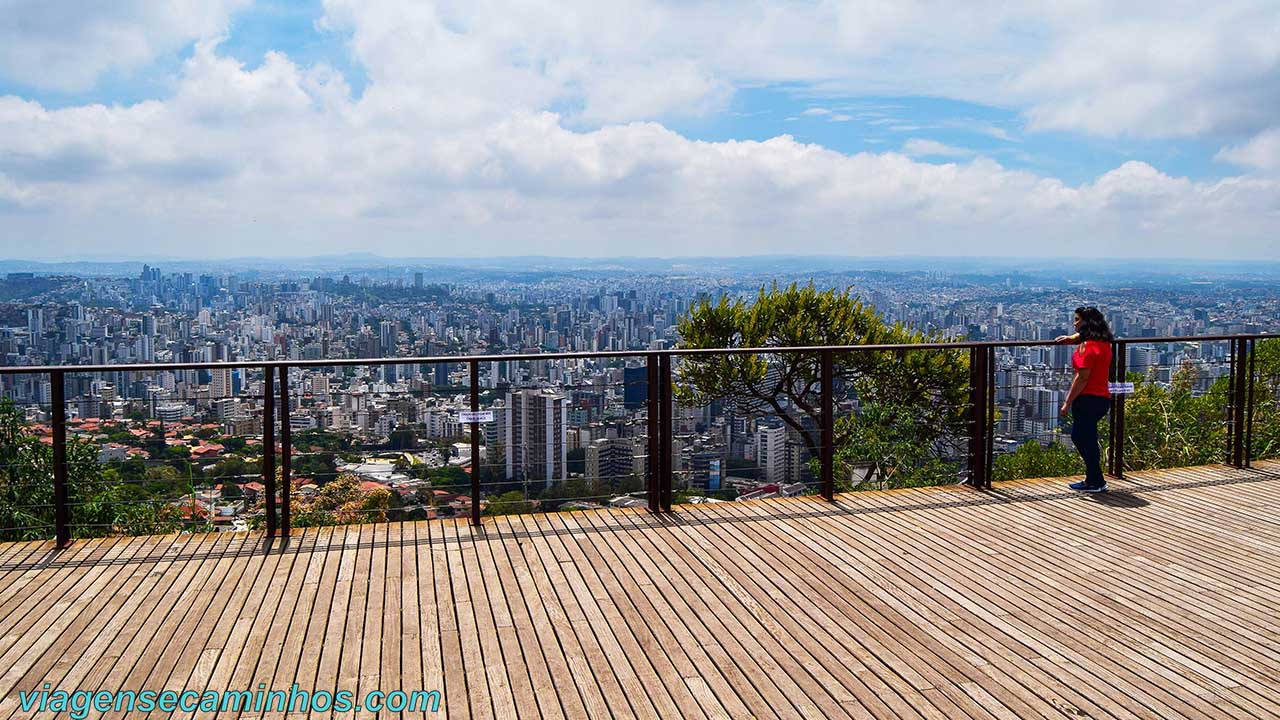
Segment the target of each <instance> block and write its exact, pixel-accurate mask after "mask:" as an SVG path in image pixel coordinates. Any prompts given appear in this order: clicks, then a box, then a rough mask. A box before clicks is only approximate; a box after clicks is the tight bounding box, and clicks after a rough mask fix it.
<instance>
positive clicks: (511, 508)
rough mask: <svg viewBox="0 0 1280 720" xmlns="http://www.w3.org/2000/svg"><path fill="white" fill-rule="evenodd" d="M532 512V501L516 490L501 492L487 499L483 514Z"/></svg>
mask: <svg viewBox="0 0 1280 720" xmlns="http://www.w3.org/2000/svg"><path fill="white" fill-rule="evenodd" d="M531 512H533V503H531V502H529V500H528V499H526V498H525V496H524V493H521V492H520V491H518V490H513V491H511V492H506V493H502V494H501V495H498V496H495V497H493V498H490V499H489V502H488V504H487V505H486V506H485V509H484V514H485V515H520V514H524V513H531Z"/></svg>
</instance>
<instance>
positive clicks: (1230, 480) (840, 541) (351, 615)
mask: <svg viewBox="0 0 1280 720" xmlns="http://www.w3.org/2000/svg"><path fill="white" fill-rule="evenodd" d="M1110 482H1111V483H1112V491H1111V492H1110V493H1108V494H1104V495H1097V496H1083V495H1078V494H1076V493H1072V492H1069V491H1067V490H1066V489H1065V487H1064V486H1063V482H1062V481H1061V480H1026V481H1016V482H1010V483H996V484H995V485H994V487H993V488H992V489H990V490H987V491H981V492H979V491H975V490H973V489H971V488H958V487H953V488H948V487H935V488H924V489H911V490H894V491H885V492H860V493H856V494H846V495H840V496H837V498H836V502H834V503H828V502H824V501H822V500H821V499H819V498H816V497H789V498H778V499H772V500H760V501H754V502H734V503H708V504H700V505H681V506H676V507H675V508H674V511H673V512H671V513H662V514H650V513H647V512H645V511H644V510H641V509H632V508H623V509H604V510H588V511H578V512H566V513H553V514H539V515H511V516H500V517H496V518H488V517H486V518H485V519H484V525H483V527H481V528H473V527H471V526H469V525H468V524H467V521H466V520H465V519H459V520H436V521H426V522H419V523H403V524H399V523H393V524H382V525H361V526H340V527H327V528H309V529H295V531H294V534H293V536H292V537H291V538H289V539H288V540H287V541H282V540H280V539H276V540H274V541H272V540H268V539H266V538H265V537H264V536H263V535H261V534H259V533H223V534H209V535H180V536H163V537H161V536H153V537H113V538H104V539H99V540H79V541H76V542H75V543H74V544H73V545H72V546H71V547H69V548H68V549H66V550H63V551H60V552H59V551H55V550H53V548H52V542H51V541H33V542H28V543H12V544H4V545H0V573H2V574H0V636H3V638H4V642H3V643H0V668H5V670H4V671H3V675H0V698H2V700H0V720H3V719H5V718H15V717H25V715H24V714H23V713H22V712H21V711H20V710H19V709H18V705H17V691H19V690H31V689H38V688H40V687H41V686H42V684H43V683H45V682H48V683H50V684H51V685H52V686H53V687H54V688H63V689H73V688H74V689H97V688H103V689H134V690H140V689H154V690H160V689H166V688H168V689H195V690H203V689H205V688H216V689H253V688H255V687H257V686H258V684H259V683H263V684H265V686H266V687H267V688H270V689H287V688H288V687H289V686H290V684H291V683H293V682H297V683H298V684H299V685H300V686H301V687H302V688H304V689H310V688H315V689H322V688H327V689H329V690H334V689H335V688H336V689H350V690H354V691H356V692H357V693H358V694H357V696H360V695H362V694H363V693H364V692H365V691H367V690H371V689H379V688H380V689H382V690H384V691H388V690H391V689H397V688H399V689H405V690H412V689H418V688H424V689H427V690H431V689H438V690H440V691H441V693H442V695H443V698H444V699H443V704H442V708H443V709H444V710H445V711H446V712H447V713H448V716H449V717H493V716H496V717H520V718H525V717H571V718H576V717H610V716H614V717H631V716H639V717H660V718H675V717H724V716H726V715H727V716H729V717H735V718H736V717H750V716H756V717H801V716H807V717H846V716H848V717H932V718H975V719H976V718H989V717H1002V718H1012V717H1019V718H1027V717H1044V718H1063V717H1072V718H1075V717H1094V718H1102V717H1115V718H1150V717H1161V718H1181V717H1187V718H1190V717H1224V718H1226V717H1230V718H1260V717H1280V710H1277V708H1280V679H1278V678H1280V654H1278V653H1277V652H1276V648H1277V646H1278V644H1280V625H1278V624H1277V620H1276V614H1275V612H1274V608H1276V607H1280V561H1277V557H1278V552H1277V551H1280V525H1278V524H1277V518H1278V517H1280V516H1278V515H1277V513H1276V510H1275V508H1276V507H1277V500H1280V462H1274V461H1271V462H1259V463H1257V464H1256V465H1255V466H1254V467H1253V468H1251V469H1236V468H1231V467H1227V466H1204V467H1196V468H1182V469H1177V470H1163V471H1146V472H1133V473H1130V474H1129V475H1128V477H1127V478H1126V479H1125V480H1115V479H1112V480H1111V481H1110ZM368 716H369V717H372V715H368Z"/></svg>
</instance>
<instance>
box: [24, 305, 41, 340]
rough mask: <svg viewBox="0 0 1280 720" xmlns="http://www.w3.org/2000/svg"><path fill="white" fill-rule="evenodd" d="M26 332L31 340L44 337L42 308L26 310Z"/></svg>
mask: <svg viewBox="0 0 1280 720" xmlns="http://www.w3.org/2000/svg"><path fill="white" fill-rule="evenodd" d="M27 330H28V331H29V332H30V333H31V337H33V338H38V337H43V336H44V308H28V309H27Z"/></svg>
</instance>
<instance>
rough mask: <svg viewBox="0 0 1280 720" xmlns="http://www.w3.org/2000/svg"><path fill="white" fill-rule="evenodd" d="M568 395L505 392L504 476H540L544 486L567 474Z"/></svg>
mask: <svg viewBox="0 0 1280 720" xmlns="http://www.w3.org/2000/svg"><path fill="white" fill-rule="evenodd" d="M567 411H568V398H566V397H565V396H564V395H560V394H558V393H555V392H553V391H550V390H516V391H512V392H509V393H507V412H506V414H505V415H506V417H505V421H506V428H505V432H503V440H504V442H505V445H506V463H507V473H506V475H507V478H508V479H511V480H540V481H544V482H545V483H546V484H547V486H548V487H550V486H551V483H552V482H554V481H556V480H566V479H567V478H568V470H567V468H568V463H567V456H568V446H567V442H568V437H567V435H568V428H567V425H566V423H565V417H566V414H567Z"/></svg>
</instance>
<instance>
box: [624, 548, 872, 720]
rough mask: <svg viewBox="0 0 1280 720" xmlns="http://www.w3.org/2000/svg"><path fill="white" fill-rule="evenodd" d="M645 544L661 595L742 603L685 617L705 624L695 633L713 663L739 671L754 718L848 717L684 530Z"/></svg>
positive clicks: (807, 662) (809, 666)
mask: <svg viewBox="0 0 1280 720" xmlns="http://www.w3.org/2000/svg"><path fill="white" fill-rule="evenodd" d="M641 538H642V547H644V548H645V549H646V552H647V554H648V559H649V563H650V564H651V566H652V567H653V568H655V569H656V570H657V578H660V579H661V580H662V581H664V582H665V583H666V587H665V588H663V587H662V586H661V585H660V586H659V587H660V588H661V589H660V590H659V592H662V593H665V594H670V595H673V596H677V597H692V598H699V599H700V600H701V601H702V602H704V603H709V602H717V603H719V602H725V601H726V600H727V599H729V598H732V599H734V600H736V601H737V602H738V603H741V605H740V607H739V608H738V612H737V613H723V615H724V616H723V617H722V616H721V615H722V614H721V613H708V612H703V611H702V608H698V609H696V610H695V609H693V608H688V610H687V611H688V612H691V613H693V614H695V615H697V616H698V617H699V619H700V620H702V622H703V627H702V629H701V630H699V629H698V628H697V627H696V626H693V627H692V628H691V629H693V630H694V632H695V637H696V638H697V640H698V642H700V643H703V644H704V645H706V646H707V650H708V653H710V654H711V655H712V657H713V660H714V661H715V662H717V663H720V664H722V665H723V666H725V667H728V666H733V667H734V668H735V669H736V671H737V672H736V673H733V674H731V675H730V677H731V678H733V680H734V684H735V686H736V689H737V690H738V694H739V697H741V698H742V700H743V702H744V703H746V704H747V706H748V708H749V709H750V711H751V712H753V713H755V714H757V715H760V716H764V717H769V716H773V715H778V714H783V715H785V714H796V715H799V716H801V717H820V716H823V714H824V712H825V713H826V716H828V717H841V716H844V715H846V714H847V710H846V709H845V708H843V707H841V706H840V705H839V701H838V700H836V699H834V698H833V697H832V696H831V695H830V694H829V693H828V692H827V691H826V690H825V689H823V688H821V687H820V686H819V685H818V684H817V683H816V681H814V679H813V678H812V677H811V676H810V675H809V672H811V671H812V670H813V669H814V668H815V665H814V664H813V662H812V658H808V657H803V656H802V657H799V658H798V657H797V656H795V655H791V654H790V648H787V647H782V646H777V645H776V643H775V642H774V641H776V640H778V638H777V637H776V635H774V636H773V637H771V633H770V632H769V630H768V629H767V626H768V625H772V622H771V620H770V618H768V617H766V616H765V614H764V613H763V612H762V610H761V608H760V604H759V603H758V602H757V601H755V600H754V598H753V597H752V596H751V595H750V594H749V593H748V592H747V591H746V590H745V589H744V588H742V587H740V586H739V585H738V584H737V582H736V581H735V580H734V579H733V578H731V577H729V575H728V574H727V573H725V572H724V571H723V570H722V569H721V568H718V567H715V566H710V565H707V564H705V563H704V562H703V560H702V559H701V558H700V556H699V554H700V552H701V550H702V548H698V550H697V551H694V550H691V549H690V547H689V546H687V545H686V541H687V536H686V534H685V533H684V532H682V525H681V524H679V523H672V524H671V525H670V530H669V531H668V530H665V529H664V530H661V531H654V530H651V531H650V532H647V533H643V534H642V535H641ZM655 582H658V581H657V580H655ZM766 639H768V640H769V641H770V644H771V645H774V647H773V648H772V652H771V649H770V648H766V647H765V645H764V644H763V643H764V641H765V640H766ZM744 679H745V680H746V681H747V682H746V683H745V684H744V683H743V682H742V680H744Z"/></svg>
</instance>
